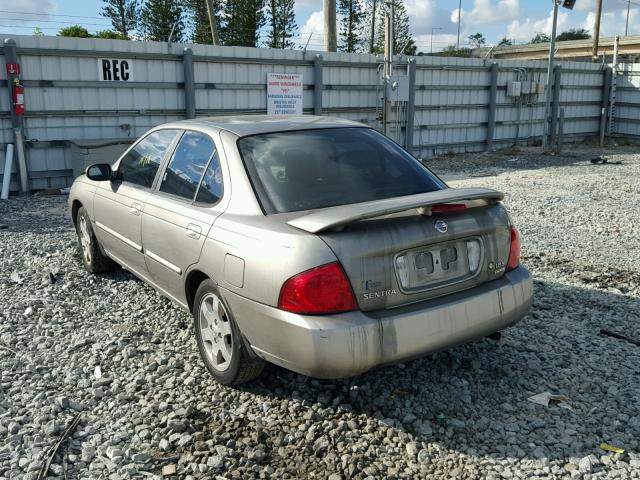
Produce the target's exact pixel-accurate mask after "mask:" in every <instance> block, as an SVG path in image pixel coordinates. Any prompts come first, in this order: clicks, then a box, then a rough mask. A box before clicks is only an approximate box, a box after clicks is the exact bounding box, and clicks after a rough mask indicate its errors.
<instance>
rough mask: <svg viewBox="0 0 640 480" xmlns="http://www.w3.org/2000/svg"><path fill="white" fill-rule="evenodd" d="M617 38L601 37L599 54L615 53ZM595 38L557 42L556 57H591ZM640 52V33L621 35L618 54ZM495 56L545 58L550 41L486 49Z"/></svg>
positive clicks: (523, 58) (487, 54) (490, 54)
mask: <svg viewBox="0 0 640 480" xmlns="http://www.w3.org/2000/svg"><path fill="white" fill-rule="evenodd" d="M614 45H615V38H614V37H608V38H600V42H599V45H598V56H599V57H601V56H602V55H608V56H610V55H613V51H614ZM592 49H593V40H570V41H566V42H556V55H555V56H556V58H558V59H561V58H567V59H571V58H584V57H588V58H591V52H592ZM633 54H636V55H637V54H640V35H631V36H626V37H619V40H618V55H633ZM482 56H492V57H493V58H504V59H516V60H517V59H521V60H544V59H546V58H548V57H549V42H545V43H530V44H527V45H504V46H500V47H494V48H493V49H491V50H489V49H486V50H485V55H482Z"/></svg>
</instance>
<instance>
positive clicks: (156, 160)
mask: <svg viewBox="0 0 640 480" xmlns="http://www.w3.org/2000/svg"><path fill="white" fill-rule="evenodd" d="M176 133H177V130H157V131H155V132H153V133H150V134H149V135H147V136H146V137H144V138H143V139H142V140H140V141H139V142H138V144H137V145H136V146H135V147H133V148H132V149H131V150H129V152H128V153H127V154H126V155H125V156H124V158H123V159H122V161H121V162H120V167H119V168H118V177H119V178H120V180H122V181H123V182H129V183H133V184H135V185H140V186H142V187H146V188H151V185H153V179H154V178H155V176H156V173H157V172H158V168H159V167H160V163H162V159H163V157H164V154H165V153H166V151H167V149H168V148H169V145H171V142H172V141H173V139H174V138H175V136H176Z"/></svg>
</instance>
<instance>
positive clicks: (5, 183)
mask: <svg viewBox="0 0 640 480" xmlns="http://www.w3.org/2000/svg"><path fill="white" fill-rule="evenodd" d="M12 166H13V143H8V144H7V154H6V156H5V159H4V174H3V176H2V193H1V194H0V199H2V200H7V199H8V198H9V188H10V185H11V167H12Z"/></svg>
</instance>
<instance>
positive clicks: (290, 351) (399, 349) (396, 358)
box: [224, 267, 533, 378]
mask: <svg viewBox="0 0 640 480" xmlns="http://www.w3.org/2000/svg"><path fill="white" fill-rule="evenodd" d="M224 296H225V298H226V299H227V301H228V302H229V305H230V307H231V310H232V311H233V313H234V317H235V319H236V321H237V323H238V326H239V327H240V330H241V331H242V333H243V334H244V335H245V336H246V337H247V339H248V340H249V342H250V343H251V345H252V347H253V348H254V350H255V351H256V352H257V353H258V355H260V356H262V357H264V358H265V359H266V360H268V361H270V362H273V363H275V364H278V365H282V366H283V367H285V368H288V369H290V370H293V371H295V372H299V373H302V374H305V375H309V376H312V377H318V378H340V377H348V376H351V375H356V374H358V373H362V372H365V371H367V370H369V369H371V368H373V367H376V366H380V365H385V364H389V363H396V362H400V361H404V360H408V359H411V358H415V357H419V356H422V355H425V354H428V353H432V352H435V351H438V350H441V349H444V348H448V347H452V346H454V345H458V344H461V343H465V342H469V341H472V340H475V339H477V338H481V337H483V336H485V335H488V334H491V333H494V332H497V331H499V330H502V329H504V328H506V327H508V326H510V325H513V324H514V323H516V322H518V321H519V320H520V319H521V318H522V317H524V316H525V315H526V314H527V312H528V311H529V308H530V307H531V300H532V296H533V284H532V280H531V275H530V274H529V272H528V271H527V269H526V268H524V267H519V268H517V269H516V270H514V271H512V272H509V273H507V274H505V275H504V276H503V277H502V278H500V279H498V280H494V281H492V282H489V283H486V284H484V285H481V286H479V287H476V288H474V289H471V290H466V291H464V292H458V293H456V294H452V295H447V296H446V297H442V298H439V299H435V300H430V301H425V302H420V303H417V304H414V305H409V306H406V307H402V308H395V309H390V310H383V311H376V312H360V311H356V312H348V313H343V314H336V315H327V316H313V315H297V314H293V313H288V312H284V311H282V310H279V309H277V308H274V307H270V306H267V305H263V304H260V303H256V302H254V301H252V300H248V299H246V298H244V297H241V296H239V295H236V294H234V293H231V292H229V291H224Z"/></svg>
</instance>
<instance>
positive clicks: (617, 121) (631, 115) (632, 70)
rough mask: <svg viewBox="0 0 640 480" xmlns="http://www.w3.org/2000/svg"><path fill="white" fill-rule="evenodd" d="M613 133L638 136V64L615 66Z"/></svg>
mask: <svg viewBox="0 0 640 480" xmlns="http://www.w3.org/2000/svg"><path fill="white" fill-rule="evenodd" d="M614 96H615V102H614V103H613V122H611V123H612V125H611V130H612V132H613V133H616V134H619V135H625V136H632V137H640V64H637V63H636V64H628V63H627V64H619V65H617V67H616V79H615V90H614Z"/></svg>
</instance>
